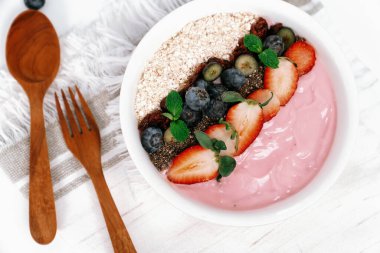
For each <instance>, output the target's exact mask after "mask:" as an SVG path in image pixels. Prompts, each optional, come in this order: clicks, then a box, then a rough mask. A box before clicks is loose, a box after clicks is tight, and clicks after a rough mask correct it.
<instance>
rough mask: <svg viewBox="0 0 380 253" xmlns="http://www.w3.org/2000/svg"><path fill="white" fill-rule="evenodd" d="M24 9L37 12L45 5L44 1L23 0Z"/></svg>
mask: <svg viewBox="0 0 380 253" xmlns="http://www.w3.org/2000/svg"><path fill="white" fill-rule="evenodd" d="M24 3H25V5H26V7H28V8H29V9H33V10H39V9H41V8H42V7H43V6H44V5H45V0H24Z"/></svg>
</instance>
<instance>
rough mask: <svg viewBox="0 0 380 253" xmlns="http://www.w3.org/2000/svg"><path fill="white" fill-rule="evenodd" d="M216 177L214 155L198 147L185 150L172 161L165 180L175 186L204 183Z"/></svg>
mask: <svg viewBox="0 0 380 253" xmlns="http://www.w3.org/2000/svg"><path fill="white" fill-rule="evenodd" d="M217 175H218V163H217V162H216V160H215V154H214V152H213V151H211V150H209V149H205V148H203V147H201V146H199V145H196V146H192V147H190V148H187V149H185V150H184V151H183V152H182V153H180V154H179V155H178V156H176V157H175V158H174V159H173V163H172V165H171V167H170V168H169V170H168V172H167V178H168V179H169V180H170V181H171V182H173V183H176V184H195V183H200V182H205V181H208V180H211V179H213V178H215V177H216V176H217Z"/></svg>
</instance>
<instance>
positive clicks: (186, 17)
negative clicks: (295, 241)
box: [119, 0, 358, 226]
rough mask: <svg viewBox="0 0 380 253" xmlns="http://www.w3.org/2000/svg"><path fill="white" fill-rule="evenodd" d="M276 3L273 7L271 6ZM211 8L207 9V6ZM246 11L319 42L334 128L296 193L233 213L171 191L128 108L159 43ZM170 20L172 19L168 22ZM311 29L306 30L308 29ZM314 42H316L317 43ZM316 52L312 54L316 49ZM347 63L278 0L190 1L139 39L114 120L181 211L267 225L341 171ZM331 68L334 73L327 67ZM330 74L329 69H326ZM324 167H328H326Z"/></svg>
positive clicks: (135, 156)
mask: <svg viewBox="0 0 380 253" xmlns="http://www.w3.org/2000/svg"><path fill="white" fill-rule="evenodd" d="M274 6H276V7H274ZM211 7H212V8H211ZM239 11H248V12H253V13H255V14H257V15H258V16H263V17H264V18H265V17H270V19H271V20H273V21H278V22H283V23H286V24H287V25H288V26H290V27H292V28H294V27H297V29H296V30H303V32H302V36H305V37H306V38H308V40H309V41H311V43H312V44H315V43H316V44H319V48H318V47H317V49H318V51H321V54H320V56H322V58H323V57H327V59H329V61H328V62H327V64H326V62H324V65H328V69H329V70H330V69H332V70H330V71H329V72H330V78H331V77H333V78H332V79H334V80H332V81H333V82H334V81H337V82H334V88H333V89H334V92H335V94H336V93H337V92H336V89H338V88H339V89H340V90H339V96H336V103H337V126H336V132H335V136H334V141H333V144H332V146H331V148H330V151H329V154H328V156H327V158H326V160H325V163H324V165H323V167H322V168H321V169H320V171H319V172H318V174H317V175H316V176H315V177H314V178H313V180H312V181H311V182H310V183H309V184H308V185H306V186H305V187H304V188H303V189H301V190H300V191H299V192H298V193H295V194H293V195H292V196H290V197H288V198H286V199H284V200H282V201H279V202H277V203H275V204H272V205H269V206H267V207H264V208H260V209H253V210H242V211H233V210H225V209H219V208H216V207H211V206H207V205H206V204H202V203H198V202H196V201H194V200H191V199H190V198H187V197H185V196H183V195H181V194H180V193H178V192H177V191H175V190H174V189H173V188H172V186H170V184H168V183H167V182H166V181H165V179H164V178H163V177H162V176H161V174H160V173H159V172H158V171H157V169H156V168H155V167H154V166H153V164H152V163H151V162H150V160H149V158H148V155H147V154H146V152H145V150H144V149H143V148H142V146H141V144H140V139H139V135H138V130H137V119H136V116H135V112H134V100H135V94H136V91H137V83H138V80H139V79H140V76H141V73H142V71H143V69H144V67H145V63H146V61H147V60H149V59H150V58H151V56H152V54H153V53H154V52H155V51H156V50H157V49H158V48H159V47H160V46H161V44H162V43H163V42H164V41H166V40H167V39H169V38H170V37H171V36H173V35H174V34H175V33H176V32H177V31H179V30H180V29H181V28H182V27H183V26H184V25H185V24H187V23H188V22H191V21H194V20H196V19H198V18H201V17H204V16H208V15H211V14H215V13H221V12H239ZM174 20H175V22H173V21H174ZM311 31H312V32H311ZM317 42H318V43H317ZM318 51H317V52H318ZM347 62H348V61H347V60H346V59H345V58H344V56H343V53H342V52H341V50H340V49H339V47H338V46H337V45H336V44H335V42H334V41H333V40H332V39H331V38H330V36H329V35H328V34H327V32H326V31H325V30H324V29H323V28H322V27H321V26H320V25H319V24H318V23H317V22H316V21H315V20H313V19H312V17H311V16H309V15H307V14H306V13H304V12H303V11H302V10H300V9H298V8H297V7H294V6H293V5H291V4H288V3H286V2H283V1H278V0H266V1H260V0H252V1H246V0H235V1H230V0H219V1H218V5H217V6H216V5H215V2H214V0H202V1H201V0H196V1H193V2H190V3H187V4H185V5H183V6H181V7H179V8H178V9H176V10H174V11H173V12H171V13H169V14H168V15H167V16H165V17H164V18H163V19H162V20H161V21H159V22H158V23H157V24H156V25H154V26H153V27H152V28H151V30H150V31H149V32H148V33H147V34H146V35H145V36H144V38H143V39H142V40H141V41H140V43H139V45H138V46H137V47H136V49H135V51H134V52H133V54H132V56H131V58H130V61H129V63H128V66H127V69H126V71H125V74H124V78H123V83H122V86H121V93H120V103H119V106H120V108H119V111H120V124H121V129H122V133H123V139H124V142H125V143H126V146H127V149H128V152H129V154H130V156H131V158H132V160H133V162H134V164H135V165H136V167H137V168H138V170H139V171H140V172H141V174H142V175H143V177H144V178H145V179H146V181H147V182H148V183H149V184H150V185H151V186H152V187H153V189H154V190H155V191H157V192H158V193H159V194H160V195H161V196H163V197H164V198H165V199H166V200H167V201H169V202H170V203H171V204H172V205H173V206H175V207H176V208H178V209H180V210H182V211H183V212H185V213H187V214H189V215H191V216H194V217H197V218H200V219H203V220H205V221H209V222H213V223H217V224H222V225H235V226H252V225H263V224H268V223H273V222H276V221H279V220H282V219H285V218H288V217H291V216H293V215H295V214H297V213H298V212H300V211H302V210H303V209H305V208H306V207H308V206H310V205H311V204H312V203H314V202H316V200H317V199H319V198H320V197H321V196H322V195H323V194H324V193H325V192H327V190H328V189H329V188H330V187H331V186H332V185H333V183H334V182H335V181H336V180H337V178H338V177H339V175H340V174H341V173H342V171H343V169H344V165H345V163H346V161H347V160H348V157H349V154H350V152H351V150H352V147H353V144H354V141H355V135H356V129H357V125H358V110H357V106H356V105H357V98H356V88H355V86H354V83H353V76H352V74H351V72H350V70H349V66H348V63H347ZM333 70H337V71H333ZM331 72H333V73H331ZM326 168H329V169H326Z"/></svg>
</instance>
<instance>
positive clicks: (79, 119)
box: [69, 88, 87, 132]
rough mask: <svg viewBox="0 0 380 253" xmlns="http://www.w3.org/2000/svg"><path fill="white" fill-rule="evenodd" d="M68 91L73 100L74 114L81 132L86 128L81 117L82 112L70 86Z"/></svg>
mask: <svg viewBox="0 0 380 253" xmlns="http://www.w3.org/2000/svg"><path fill="white" fill-rule="evenodd" d="M69 93H70V97H71V101H72V102H73V105H74V110H75V115H76V116H77V119H78V122H79V127H80V128H81V130H82V132H84V131H85V130H86V129H87V124H86V121H85V120H84V118H83V114H82V112H81V111H80V109H79V106H78V103H77V100H76V99H75V96H74V93H73V91H72V90H71V88H69Z"/></svg>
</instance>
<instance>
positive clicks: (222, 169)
mask: <svg viewBox="0 0 380 253" xmlns="http://www.w3.org/2000/svg"><path fill="white" fill-rule="evenodd" d="M235 167H236V161H235V159H234V158H232V157H230V156H221V157H220V158H219V174H220V175H221V176H222V177H228V176H229V175H230V174H231V173H232V171H234V169H235Z"/></svg>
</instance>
